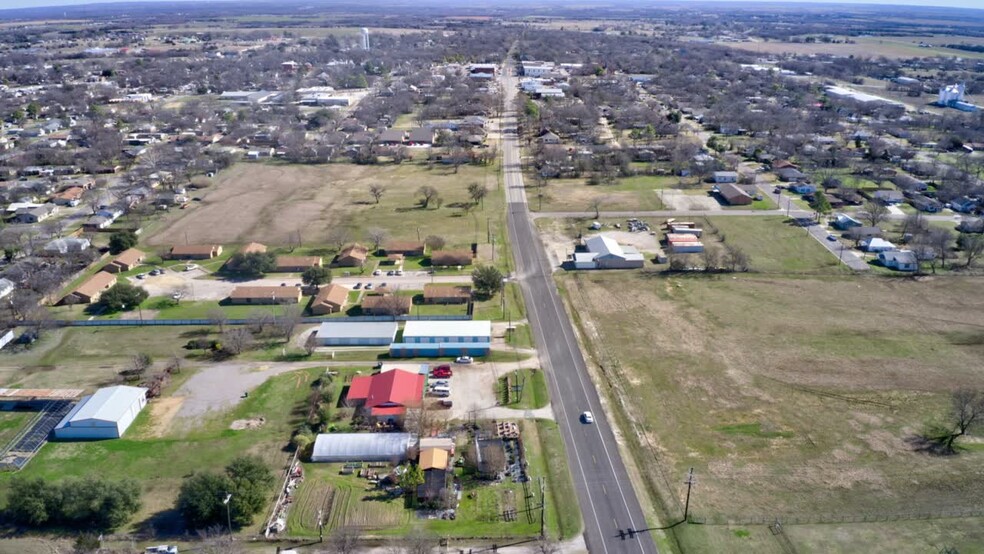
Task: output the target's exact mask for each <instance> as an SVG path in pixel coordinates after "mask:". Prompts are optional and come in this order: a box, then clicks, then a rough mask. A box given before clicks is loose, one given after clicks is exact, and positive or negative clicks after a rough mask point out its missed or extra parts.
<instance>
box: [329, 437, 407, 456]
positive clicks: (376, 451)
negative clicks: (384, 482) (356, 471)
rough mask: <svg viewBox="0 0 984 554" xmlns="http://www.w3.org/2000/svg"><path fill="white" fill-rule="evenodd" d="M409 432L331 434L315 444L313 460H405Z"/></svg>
mask: <svg viewBox="0 0 984 554" xmlns="http://www.w3.org/2000/svg"><path fill="white" fill-rule="evenodd" d="M411 438H412V435H411V434H410V433H331V434H321V435H318V438H317V439H315V441H314V451H313V452H312V454H311V459H312V460H314V461H318V460H327V461H353V462H357V461H362V460H378V459H387V458H400V459H402V458H404V457H406V455H407V449H408V448H409V447H410V441H411Z"/></svg>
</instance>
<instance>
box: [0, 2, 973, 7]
mask: <svg viewBox="0 0 984 554" xmlns="http://www.w3.org/2000/svg"><path fill="white" fill-rule="evenodd" d="M103 1H105V0H103ZM125 1H128V2H141V3H146V2H160V1H161V0H125ZM167 1H169V2H201V1H202V0H167ZM242 1H246V2H248V1H249V0H240V2H242ZM670 1H671V2H673V3H686V0H670ZM712 1H716V2H723V3H730V2H744V3H748V2H749V0H712ZM752 1H763V0H752ZM764 1H779V2H782V3H805V4H815V3H817V1H816V0H764ZM821 2H822V3H830V4H835V3H836V4H884V5H895V6H898V5H903V4H904V5H910V6H937V7H944V6H950V7H957V8H977V9H984V0H864V1H857V0H821ZM93 3H97V2H94V1H93V0H0V9H4V8H40V7H44V6H68V5H72V6H77V5H81V4H93ZM98 3H102V2H98ZM483 3H485V4H489V5H495V4H496V2H495V0H485V2H483ZM509 3H510V4H514V3H515V2H509Z"/></svg>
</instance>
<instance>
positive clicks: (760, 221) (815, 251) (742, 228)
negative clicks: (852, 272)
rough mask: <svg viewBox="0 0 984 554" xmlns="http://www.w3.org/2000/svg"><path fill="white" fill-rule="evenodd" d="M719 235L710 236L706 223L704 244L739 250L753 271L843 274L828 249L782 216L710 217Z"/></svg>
mask: <svg viewBox="0 0 984 554" xmlns="http://www.w3.org/2000/svg"><path fill="white" fill-rule="evenodd" d="M702 221H709V222H710V225H711V226H712V227H713V228H717V230H718V234H717V235H716V236H715V235H713V234H708V233H707V230H708V229H709V228H710V227H708V225H707V223H703V226H704V230H705V235H704V238H703V241H704V244H705V245H708V244H715V242H718V243H720V241H721V238H722V237H723V238H724V239H726V244H735V245H738V246H740V247H741V248H742V249H743V250H744V251H745V253H747V254H748V255H749V257H750V258H751V263H750V266H751V270H752V271H757V272H764V273H813V272H822V273H843V272H845V271H846V270H845V269H843V266H841V264H840V262H838V260H837V258H835V257H834V256H833V255H832V254H831V253H830V252H829V251H828V250H827V249H825V248H824V247H823V246H821V245H820V244H819V243H817V241H816V239H814V238H813V237H811V236H809V235H807V233H806V230H805V229H803V228H802V227H798V226H796V225H792V224H790V223H787V222H786V218H785V217H783V216H764V217H760V216H754V217H730V216H729V217H709V218H705V219H704V220H702Z"/></svg>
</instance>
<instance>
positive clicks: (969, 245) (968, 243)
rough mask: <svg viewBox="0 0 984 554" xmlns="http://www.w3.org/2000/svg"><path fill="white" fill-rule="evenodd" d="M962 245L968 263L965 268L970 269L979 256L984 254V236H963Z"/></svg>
mask: <svg viewBox="0 0 984 554" xmlns="http://www.w3.org/2000/svg"><path fill="white" fill-rule="evenodd" d="M960 244H961V247H962V248H963V251H964V254H966V255H967V263H966V264H965V265H964V267H970V266H971V264H973V263H974V260H976V259H977V258H978V256H980V255H981V254H984V235H963V237H962V238H961V240H960Z"/></svg>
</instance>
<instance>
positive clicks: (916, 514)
mask: <svg viewBox="0 0 984 554" xmlns="http://www.w3.org/2000/svg"><path fill="white" fill-rule="evenodd" d="M975 517H984V508H964V509H956V508H955V509H952V510H923V511H913V512H884V513H855V514H845V513H831V514H792V515H782V516H778V515H771V516H767V515H761V514H759V515H724V514H716V515H710V516H704V515H701V514H694V515H691V516H690V522H691V523H698V524H703V525H773V524H775V523H776V522H781V523H782V524H783V525H816V524H824V523H880V522H889V521H925V520H933V519H960V518H975Z"/></svg>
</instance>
